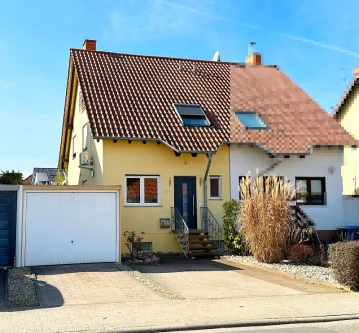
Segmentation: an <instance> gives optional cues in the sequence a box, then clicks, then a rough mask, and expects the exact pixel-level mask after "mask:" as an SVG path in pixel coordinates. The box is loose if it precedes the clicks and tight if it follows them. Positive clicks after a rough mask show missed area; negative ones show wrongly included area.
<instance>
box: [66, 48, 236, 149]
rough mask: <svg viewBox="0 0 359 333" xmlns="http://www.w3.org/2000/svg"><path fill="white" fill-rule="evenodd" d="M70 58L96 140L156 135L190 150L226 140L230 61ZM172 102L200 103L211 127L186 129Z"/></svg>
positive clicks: (80, 54)
mask: <svg viewBox="0 0 359 333" xmlns="http://www.w3.org/2000/svg"><path fill="white" fill-rule="evenodd" d="M71 56H72V58H73V61H74V65H75V69H76V72H77V74H78V78H79V82H80V86H81V90H82V93H83V96H84V100H85V104H86V109H87V112H88V116H89V120H90V124H91V130H92V134H93V136H94V137H95V138H137V139H159V140H162V141H163V142H165V143H167V144H168V145H169V146H171V147H172V148H173V149H175V150H177V151H193V152H197V151H200V152H206V151H216V150H217V149H218V148H219V147H220V145H221V144H222V143H223V142H227V141H228V139H229V112H228V111H229V90H230V89H229V77H230V75H229V74H230V66H229V64H228V63H221V62H212V61H193V60H179V59H171V58H160V57H146V56H134V55H125V54H117V53H106V52H90V51H84V50H71ZM180 64H181V65H180ZM180 66H181V68H182V69H179V67H180ZM173 103H185V104H200V105H201V106H202V108H203V110H204V112H205V113H206V115H207V117H208V119H209V120H210V122H211V123H212V124H214V127H210V128H205V127H197V128H188V127H184V126H183V125H182V122H181V120H180V118H179V116H178V115H177V113H176V112H175V110H174V108H173V106H172V104H173Z"/></svg>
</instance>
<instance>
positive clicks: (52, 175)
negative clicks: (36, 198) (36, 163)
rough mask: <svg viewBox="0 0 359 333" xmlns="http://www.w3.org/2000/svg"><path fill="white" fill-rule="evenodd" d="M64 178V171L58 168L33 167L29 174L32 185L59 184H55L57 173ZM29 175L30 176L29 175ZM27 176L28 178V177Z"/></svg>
mask: <svg viewBox="0 0 359 333" xmlns="http://www.w3.org/2000/svg"><path fill="white" fill-rule="evenodd" d="M58 172H60V174H61V175H62V176H63V178H66V174H65V171H64V170H63V169H59V168H34V171H33V173H32V175H31V183H30V184H32V185H61V184H57V173H58ZM29 177H30V176H29ZM29 177H28V178H29Z"/></svg>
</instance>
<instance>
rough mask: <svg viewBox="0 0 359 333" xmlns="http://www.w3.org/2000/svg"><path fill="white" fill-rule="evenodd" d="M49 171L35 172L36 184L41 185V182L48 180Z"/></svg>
mask: <svg viewBox="0 0 359 333" xmlns="http://www.w3.org/2000/svg"><path fill="white" fill-rule="evenodd" d="M48 181H49V178H48V177H47V172H36V174H35V185H39V182H48Z"/></svg>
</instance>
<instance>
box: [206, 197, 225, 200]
mask: <svg viewBox="0 0 359 333" xmlns="http://www.w3.org/2000/svg"><path fill="white" fill-rule="evenodd" d="M209 200H223V199H222V198H215V197H213V198H209Z"/></svg>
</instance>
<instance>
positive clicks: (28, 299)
mask: <svg viewBox="0 0 359 333" xmlns="http://www.w3.org/2000/svg"><path fill="white" fill-rule="evenodd" d="M34 281H35V275H34V274H31V269H30V268H28V267H26V268H13V269H9V271H8V276H7V295H6V306H7V307H34V306H38V305H39V300H38V298H37V294H36V289H35V282H34Z"/></svg>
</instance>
